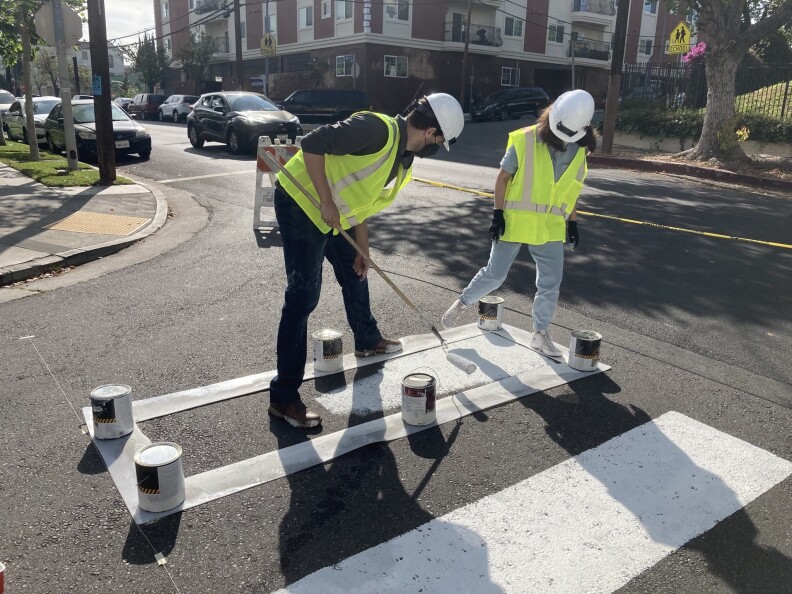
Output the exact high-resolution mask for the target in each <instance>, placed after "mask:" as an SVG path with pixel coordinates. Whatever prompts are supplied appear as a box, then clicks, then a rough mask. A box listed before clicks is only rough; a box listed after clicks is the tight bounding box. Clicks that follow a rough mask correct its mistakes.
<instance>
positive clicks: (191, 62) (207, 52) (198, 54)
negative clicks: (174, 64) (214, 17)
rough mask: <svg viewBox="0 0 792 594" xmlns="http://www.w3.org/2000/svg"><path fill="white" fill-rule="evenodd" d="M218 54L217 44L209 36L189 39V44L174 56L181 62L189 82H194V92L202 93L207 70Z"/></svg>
mask: <svg viewBox="0 0 792 594" xmlns="http://www.w3.org/2000/svg"><path fill="white" fill-rule="evenodd" d="M216 52H217V42H216V41H215V40H214V38H212V37H210V36H207V35H199V36H198V37H197V39H196V38H194V37H193V36H192V35H190V37H189V42H188V43H186V44H184V45H182V46H181V47H180V48H179V50H178V51H177V52H176V55H175V56H174V57H175V58H176V60H177V61H178V62H181V67H182V70H184V72H185V73H186V74H187V80H189V81H191V82H192V85H193V92H194V93H195V94H196V95H197V94H198V93H199V92H200V85H201V79H203V77H204V75H205V74H206V69H207V68H208V67H209V63H210V62H211V61H212V56H214V55H215V53H216Z"/></svg>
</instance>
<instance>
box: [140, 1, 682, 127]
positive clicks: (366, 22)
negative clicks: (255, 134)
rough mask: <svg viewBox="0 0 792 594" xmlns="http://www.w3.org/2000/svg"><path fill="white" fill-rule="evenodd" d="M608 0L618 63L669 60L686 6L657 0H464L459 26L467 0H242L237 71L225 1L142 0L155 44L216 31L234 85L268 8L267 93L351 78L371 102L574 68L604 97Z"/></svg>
mask: <svg viewBox="0 0 792 594" xmlns="http://www.w3.org/2000/svg"><path fill="white" fill-rule="evenodd" d="M618 1H628V2H630V7H629V10H630V14H629V25H628V33H627V35H628V37H627V45H626V50H625V62H631V63H632V62H649V61H650V62H653V63H663V62H676V61H677V60H678V56H669V55H668V54H667V53H666V51H665V49H664V48H666V47H667V38H668V36H669V34H670V32H671V31H672V29H673V27H675V26H676V25H677V24H678V22H679V21H680V20H684V18H685V17H680V16H678V15H674V14H672V13H671V12H669V10H668V7H667V2H666V0H471V2H470V11H471V13H470V14H471V16H470V24H469V26H468V19H467V12H468V5H469V2H468V0H434V1H428V0H278V1H275V0H269V1H268V0H260V1H258V2H254V1H250V0H248V1H247V2H241V6H242V8H241V15H240V16H241V27H240V31H239V34H240V37H241V41H242V58H243V69H242V72H241V73H239V72H237V69H236V63H235V59H236V52H235V44H236V34H237V31H236V28H235V26H234V15H233V0H153V3H154V10H155V18H156V24H157V38H158V39H159V40H160V43H162V44H163V46H164V47H165V49H166V51H168V52H173V51H175V48H178V47H179V44H181V43H185V42H186V40H187V36H188V35H210V36H212V37H213V38H215V40H216V41H217V45H218V48H219V51H218V53H217V54H216V56H215V63H214V64H213V65H212V76H211V77H212V79H214V78H216V79H217V80H221V81H222V85H223V87H224V88H226V89H234V88H237V84H238V80H239V79H240V78H241V85H242V87H243V88H244V89H248V90H262V87H263V75H264V73H265V70H266V63H265V59H266V58H263V57H262V56H261V52H260V44H261V39H262V36H263V35H264V31H265V23H264V21H265V16H266V15H267V14H268V15H269V31H270V32H272V33H273V34H274V35H275V37H276V39H277V48H278V51H277V55H276V56H275V57H272V58H269V72H270V76H269V77H268V80H267V82H268V86H269V94H270V95H271V96H272V97H275V98H283V97H285V96H287V95H288V94H289V93H291V92H292V91H293V90H295V89H297V88H305V87H316V86H321V87H328V88H358V89H363V90H365V91H366V92H367V93H368V94H369V96H370V97H371V100H372V104H373V105H374V107H375V108H377V109H380V110H383V111H386V112H390V113H395V112H400V111H402V110H403V109H404V108H405V107H406V106H407V105H408V103H409V102H410V100H411V99H412V97H413V96H414V95H415V94H416V93H421V94H423V93H428V92H431V91H444V92H448V93H451V94H453V95H455V96H457V97H458V96H460V94H461V92H462V87H463V85H464V89H465V94H466V95H467V97H468V98H470V97H477V96H484V95H487V94H489V93H491V92H493V91H497V90H499V89H502V88H507V87H512V86H521V87H530V86H540V87H543V88H544V89H545V90H546V91H547V92H548V94H549V95H550V96H551V98H553V97H555V96H557V95H559V94H560V93H562V92H564V91H565V90H568V89H569V88H571V87H572V72H573V70H574V77H575V86H577V87H579V88H585V89H587V90H589V91H590V92H591V93H592V94H593V95H594V96H595V98H597V100H598V102H600V103H603V102H604V98H605V94H606V89H607V80H608V75H609V71H610V60H611V54H612V51H611V50H612V47H611V46H612V39H613V31H614V29H615V23H616V10H617V2H618ZM468 32H469V33H470V35H469V40H468ZM466 41H468V43H467V44H466ZM664 41H665V42H664ZM466 46H467V59H466V62H467V67H466V73H465V74H464V75H463V68H462V66H463V62H464V61H465V50H466ZM171 86H174V87H175V88H174V90H178V83H176V84H175V85H171ZM465 107H466V108H467V102H466V106H465Z"/></svg>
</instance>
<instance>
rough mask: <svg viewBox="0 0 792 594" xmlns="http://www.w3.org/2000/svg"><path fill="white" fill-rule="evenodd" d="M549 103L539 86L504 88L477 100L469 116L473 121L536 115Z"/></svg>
mask: <svg viewBox="0 0 792 594" xmlns="http://www.w3.org/2000/svg"><path fill="white" fill-rule="evenodd" d="M549 103H550V98H549V97H548V96H547V93H545V90H544V89H541V88H539V87H523V88H516V89H504V90H502V91H496V92H494V93H492V95H488V96H487V97H485V98H484V99H482V100H481V101H477V102H476V103H475V104H474V105H473V108H472V110H471V113H470V118H471V119H472V120H473V121H475V122H478V121H481V120H492V119H498V120H508V119H509V118H513V119H515V120H517V119H519V118H521V117H522V116H524V115H534V116H538V115H539V112H541V111H542V110H543V109H544V108H545V107H547V105H548V104H549Z"/></svg>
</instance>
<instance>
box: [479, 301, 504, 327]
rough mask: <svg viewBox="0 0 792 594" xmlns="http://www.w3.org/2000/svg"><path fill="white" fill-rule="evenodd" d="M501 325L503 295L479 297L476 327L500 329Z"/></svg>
mask: <svg viewBox="0 0 792 594" xmlns="http://www.w3.org/2000/svg"><path fill="white" fill-rule="evenodd" d="M502 326H503V297H492V296H490V295H487V296H486V297H482V298H481V299H479V321H478V327H479V328H481V329H482V330H500V329H501V327H502Z"/></svg>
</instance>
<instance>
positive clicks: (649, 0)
mask: <svg viewBox="0 0 792 594" xmlns="http://www.w3.org/2000/svg"><path fill="white" fill-rule="evenodd" d="M644 12H645V13H647V14H657V0H644Z"/></svg>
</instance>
